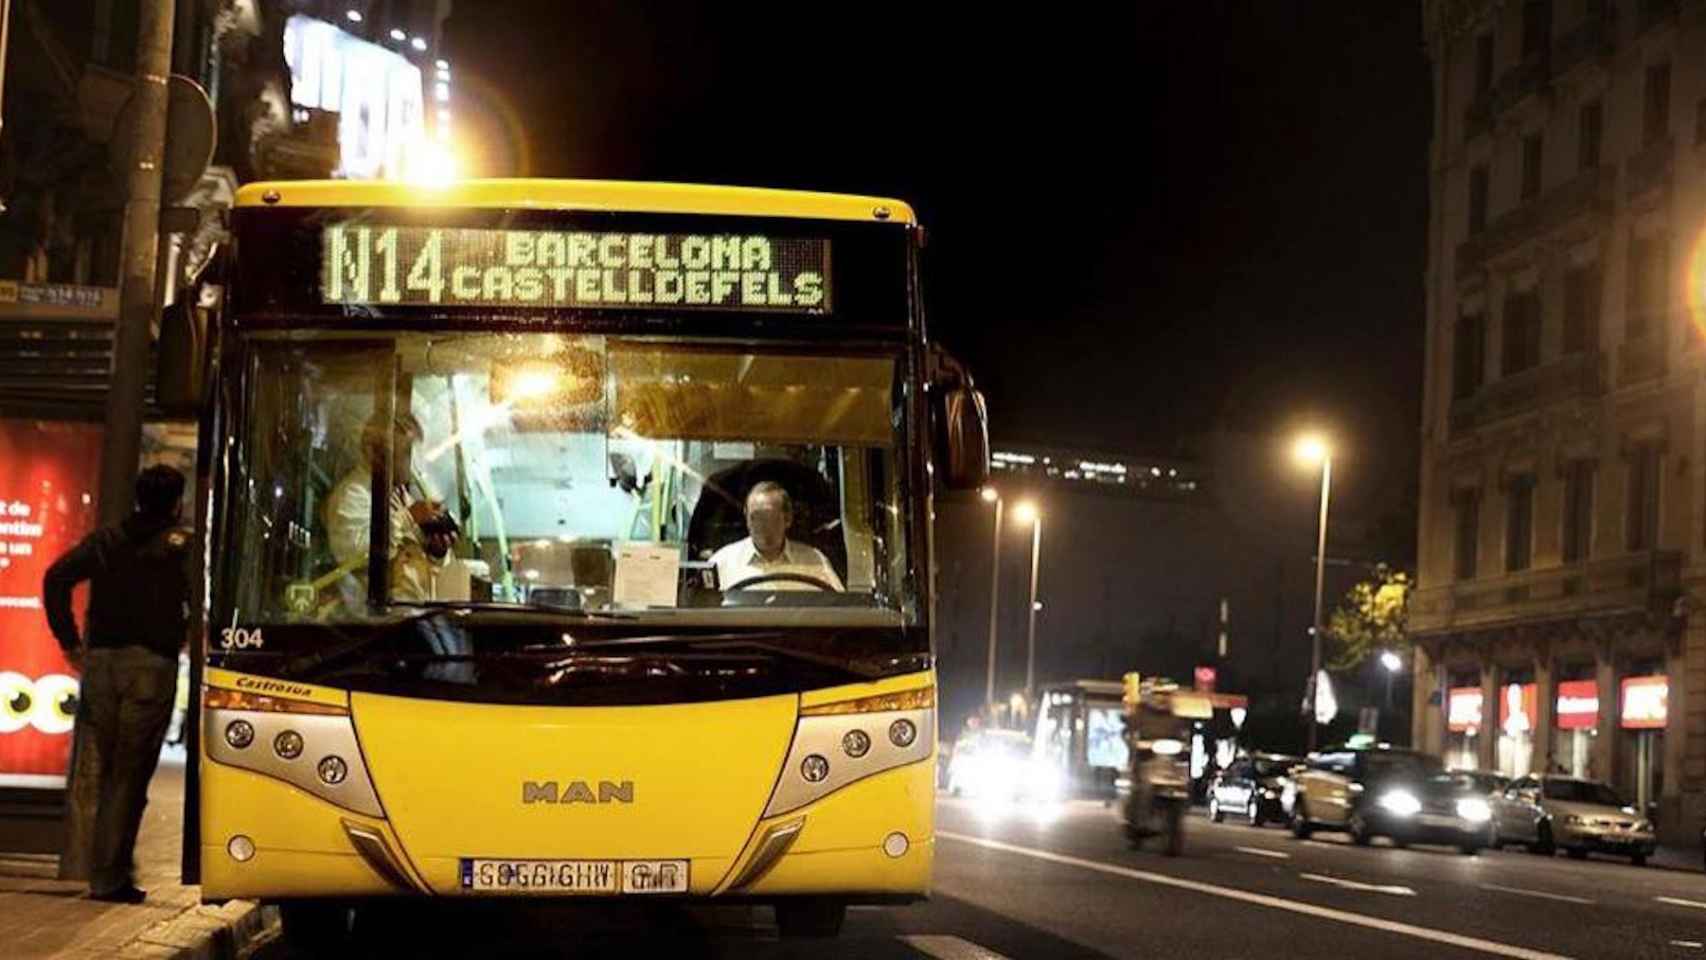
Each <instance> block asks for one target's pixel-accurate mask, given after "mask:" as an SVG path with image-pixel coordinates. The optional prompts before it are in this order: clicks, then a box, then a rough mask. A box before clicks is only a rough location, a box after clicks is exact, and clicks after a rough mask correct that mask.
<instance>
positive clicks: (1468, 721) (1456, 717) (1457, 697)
mask: <svg viewBox="0 0 1706 960" xmlns="http://www.w3.org/2000/svg"><path fill="white" fill-rule="evenodd" d="M1446 726H1447V727H1448V728H1449V729H1452V730H1456V731H1460V732H1461V731H1465V730H1478V729H1480V727H1481V688H1480V687H1452V688H1451V689H1450V690H1449V691H1447V692H1446Z"/></svg>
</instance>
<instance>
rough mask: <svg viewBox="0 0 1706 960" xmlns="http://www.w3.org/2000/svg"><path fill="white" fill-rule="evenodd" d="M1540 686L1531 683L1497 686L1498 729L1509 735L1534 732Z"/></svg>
mask: <svg viewBox="0 0 1706 960" xmlns="http://www.w3.org/2000/svg"><path fill="white" fill-rule="evenodd" d="M1539 699H1540V688H1539V687H1537V686H1535V685H1534V684H1532V683H1507V684H1505V685H1504V686H1502V687H1500V688H1499V729H1500V730H1502V731H1504V732H1505V733H1506V734H1507V735H1509V736H1513V737H1514V736H1519V735H1521V734H1525V733H1532V732H1534V720H1535V714H1536V713H1537V712H1538V711H1537V706H1538V703H1539Z"/></svg>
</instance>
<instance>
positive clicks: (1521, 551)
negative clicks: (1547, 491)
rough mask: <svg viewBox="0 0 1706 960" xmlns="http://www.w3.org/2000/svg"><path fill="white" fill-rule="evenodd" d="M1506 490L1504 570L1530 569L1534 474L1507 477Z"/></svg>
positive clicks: (1532, 535)
mask: <svg viewBox="0 0 1706 960" xmlns="http://www.w3.org/2000/svg"><path fill="white" fill-rule="evenodd" d="M1506 485H1507V490H1506V493H1505V570H1506V571H1507V572H1509V573H1515V572H1516V571H1518V570H1527V569H1528V565H1529V562H1530V560H1531V559H1532V558H1533V555H1534V476H1533V475H1532V474H1517V475H1514V476H1511V477H1509V478H1507V481H1506Z"/></svg>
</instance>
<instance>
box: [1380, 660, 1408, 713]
mask: <svg viewBox="0 0 1706 960" xmlns="http://www.w3.org/2000/svg"><path fill="white" fill-rule="evenodd" d="M1380 665H1381V666H1383V667H1385V668H1386V709H1387V710H1391V709H1392V678H1393V677H1394V676H1395V675H1397V673H1398V671H1400V670H1402V669H1404V658H1403V657H1400V656H1398V655H1397V654H1396V653H1393V652H1392V651H1390V650H1387V651H1386V652H1384V653H1382V654H1381V655H1380Z"/></svg>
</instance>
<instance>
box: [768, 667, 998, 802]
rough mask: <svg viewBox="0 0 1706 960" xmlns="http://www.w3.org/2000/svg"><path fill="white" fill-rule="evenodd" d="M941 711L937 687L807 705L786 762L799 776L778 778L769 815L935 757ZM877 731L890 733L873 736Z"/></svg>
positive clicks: (795, 727)
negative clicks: (937, 720) (855, 782)
mask: <svg viewBox="0 0 1706 960" xmlns="http://www.w3.org/2000/svg"><path fill="white" fill-rule="evenodd" d="M935 707H936V689H935V687H931V686H924V687H916V688H913V689H911V690H902V691H899V692H896V693H884V694H877V695H875V696H869V697H858V698H855V699H851V700H838V701H834V702H831V703H817V704H810V705H808V706H805V707H803V708H802V709H801V710H800V716H799V719H798V720H796V721H795V725H794V741H793V745H792V746H790V747H789V748H788V757H787V759H786V760H784V761H783V763H784V768H783V769H785V770H798V771H799V776H797V777H796V776H792V775H789V776H784V777H781V778H779V779H778V780H777V782H776V787H775V789H774V790H773V791H772V792H771V794H770V803H769V804H768V805H767V806H766V807H765V809H764V816H766V817H774V816H779V815H781V814H785V813H788V812H790V811H793V810H798V809H799V808H801V807H803V806H805V805H806V804H809V803H812V802H814V801H816V800H817V799H819V798H820V797H823V796H825V795H827V794H829V793H833V792H834V791H836V790H839V789H841V788H842V787H844V786H847V785H848V784H850V783H852V782H854V781H856V780H862V779H864V778H865V777H868V776H871V775H872V774H877V773H881V772H883V771H885V770H892V769H893V768H895V767H900V766H905V765H906V764H909V763H918V762H920V761H924V760H928V759H930V754H931V752H932V751H933V750H935V748H936V710H935ZM876 730H881V731H884V733H882V734H880V735H876V736H873V735H872V733H871V732H870V731H876ZM831 757H834V758H835V759H834V761H833V762H831V760H830V758H831ZM966 759H968V760H969V759H970V758H969V757H968V758H966Z"/></svg>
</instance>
